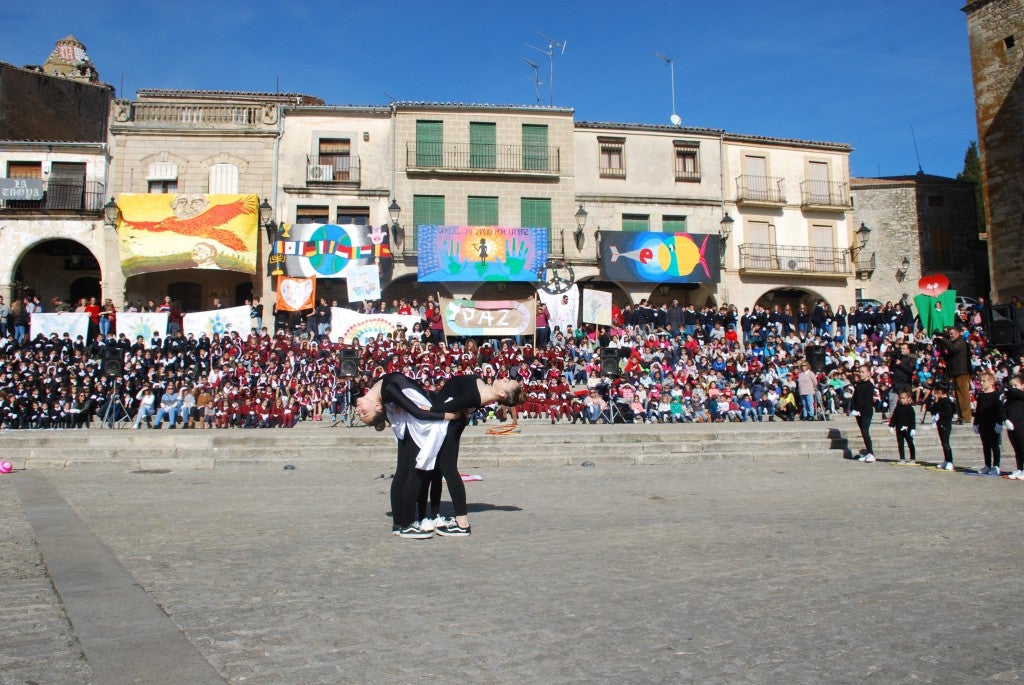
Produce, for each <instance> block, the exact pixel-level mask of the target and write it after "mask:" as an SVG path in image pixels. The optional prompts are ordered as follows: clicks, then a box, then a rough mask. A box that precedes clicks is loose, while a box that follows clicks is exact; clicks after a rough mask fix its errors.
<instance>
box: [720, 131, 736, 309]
mask: <svg viewBox="0 0 1024 685" xmlns="http://www.w3.org/2000/svg"><path fill="white" fill-rule="evenodd" d="M725 161H726V160H725V133H724V132H722V133H719V134H718V164H719V179H720V180H719V186H720V187H721V195H722V216H723V217H724V216H725V214H726V211H727V210H726V208H725ZM733 233H734V234H735V231H733ZM731 237H732V236H730V238H731ZM728 261H729V246H728V245H726V248H725V254H724V255H722V281H721V286H722V288H721V292H720V293H719V294H720V295H721V296H722V302H719V306H721V305H722V304H723V303H724V302H725V300H727V299H728V297H729V287H728V286H727V285H726V284H725V271H726V269H725V265H726V264H727V263H728Z"/></svg>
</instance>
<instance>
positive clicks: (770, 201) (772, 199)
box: [736, 174, 786, 207]
mask: <svg viewBox="0 0 1024 685" xmlns="http://www.w3.org/2000/svg"><path fill="white" fill-rule="evenodd" d="M783 181H784V179H781V178H778V177H775V176H751V175H750V174H743V175H742V176H737V177H736V202H737V204H744V205H757V206H762V207H781V206H782V205H784V204H786V190H785V184H784V182H783Z"/></svg>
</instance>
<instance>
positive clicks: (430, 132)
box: [416, 121, 444, 167]
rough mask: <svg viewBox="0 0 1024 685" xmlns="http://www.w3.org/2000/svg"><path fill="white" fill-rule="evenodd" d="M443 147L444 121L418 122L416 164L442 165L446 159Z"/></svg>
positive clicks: (426, 165)
mask: <svg viewBox="0 0 1024 685" xmlns="http://www.w3.org/2000/svg"><path fill="white" fill-rule="evenodd" d="M443 147H444V125H443V123H442V122H440V121H417V122H416V166H419V167H440V166H442V162H443V161H444V154H443V152H444V150H443Z"/></svg>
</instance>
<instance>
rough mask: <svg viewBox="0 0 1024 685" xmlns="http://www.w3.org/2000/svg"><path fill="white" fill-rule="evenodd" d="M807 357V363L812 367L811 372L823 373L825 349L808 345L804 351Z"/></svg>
mask: <svg viewBox="0 0 1024 685" xmlns="http://www.w3.org/2000/svg"><path fill="white" fill-rule="evenodd" d="M804 353H805V354H806V355H807V363H808V364H810V365H811V371H813V372H814V373H821V372H822V371H824V370H825V348H824V347H819V346H817V345H808V346H807V349H805V350H804Z"/></svg>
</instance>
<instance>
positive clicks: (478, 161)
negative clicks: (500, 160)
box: [469, 121, 497, 169]
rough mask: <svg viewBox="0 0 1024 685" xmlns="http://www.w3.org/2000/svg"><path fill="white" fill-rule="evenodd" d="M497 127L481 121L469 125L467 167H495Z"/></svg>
mask: <svg viewBox="0 0 1024 685" xmlns="http://www.w3.org/2000/svg"><path fill="white" fill-rule="evenodd" d="M495 140H497V126H495V124H493V123H489V122H483V121H471V122H470V123H469V166H470V167H471V168H473V169H493V168H494V167H495V161H496V160H495Z"/></svg>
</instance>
